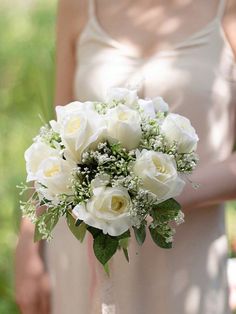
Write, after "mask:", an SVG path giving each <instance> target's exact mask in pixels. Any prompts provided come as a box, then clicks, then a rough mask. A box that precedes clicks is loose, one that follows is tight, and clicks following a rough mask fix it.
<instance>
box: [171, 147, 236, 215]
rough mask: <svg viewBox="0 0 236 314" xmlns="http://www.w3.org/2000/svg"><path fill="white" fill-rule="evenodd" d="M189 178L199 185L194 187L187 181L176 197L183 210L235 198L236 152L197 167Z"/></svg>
mask: <svg viewBox="0 0 236 314" xmlns="http://www.w3.org/2000/svg"><path fill="white" fill-rule="evenodd" d="M190 179H191V180H192V181H193V182H194V183H197V184H199V187H198V188H197V189H194V188H193V187H192V185H191V184H190V183H187V184H186V186H185V189H184V191H183V193H182V194H181V195H180V196H179V197H177V200H178V201H179V203H180V204H181V205H182V206H183V209H184V210H188V209H191V208H197V207H203V206H205V205H211V204H217V203H221V202H224V201H228V200H232V199H236V153H233V154H232V155H231V156H230V157H229V158H227V159H226V160H224V161H222V162H218V163H215V164H208V165H204V166H202V167H200V168H197V169H196V171H194V172H193V174H192V175H191V177H190Z"/></svg>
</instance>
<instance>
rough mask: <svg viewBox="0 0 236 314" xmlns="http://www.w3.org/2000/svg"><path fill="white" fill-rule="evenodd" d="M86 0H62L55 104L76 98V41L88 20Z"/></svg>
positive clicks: (58, 25) (60, 5) (59, 18)
mask: <svg viewBox="0 0 236 314" xmlns="http://www.w3.org/2000/svg"><path fill="white" fill-rule="evenodd" d="M87 11H88V7H87V1H86V0H80V1H77V0H60V1H59V6H58V18H57V30H56V32H57V41H56V90H55V105H65V104H66V103H68V102H70V101H73V100H75V99H74V95H73V85H74V71H75V67H76V41H77V39H78V37H79V36H80V33H81V31H82V29H83V28H84V26H85V23H86V21H87V15H88V14H87Z"/></svg>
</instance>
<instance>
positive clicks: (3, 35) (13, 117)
mask: <svg viewBox="0 0 236 314" xmlns="http://www.w3.org/2000/svg"><path fill="white" fill-rule="evenodd" d="M55 14H56V0H50V1H48V0H40V1H39V0H38V1H37V0H24V1H20V0H18V1H17V0H11V1H6V0H5V1H4V0H0V39H1V43H0V143H1V154H0V169H1V172H0V179H1V184H0V208H1V210H0V313H4V314H15V313H19V312H18V310H17V308H16V305H15V303H14V295H13V291H14V290H13V263H14V255H13V254H14V248H15V245H16V242H17V232H18V228H19V218H20V211H19V197H18V190H17V189H16V185H17V184H19V183H20V182H22V181H24V180H25V170H24V167H25V165H24V159H23V153H24V151H25V150H26V148H27V146H29V145H30V144H31V141H32V137H33V136H35V135H36V134H37V132H38V129H39V127H40V125H41V124H42V122H41V120H40V118H39V115H41V116H42V117H44V119H45V120H48V119H49V118H50V117H51V116H52V114H53V109H52V108H53V106H52V104H53V91H54V50H55V49H54V48H55V44H54V43H55ZM226 218H227V225H228V229H229V247H230V248H231V249H230V251H229V254H230V255H234V254H235V251H236V228H235V226H236V203H235V202H232V203H229V204H228V205H227V214H226ZM233 247H235V248H234V249H233Z"/></svg>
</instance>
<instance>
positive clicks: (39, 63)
mask: <svg viewBox="0 0 236 314" xmlns="http://www.w3.org/2000/svg"><path fill="white" fill-rule="evenodd" d="M23 2H24V1H23ZM55 10H56V1H52V0H50V1H47V0H40V1H35V0H34V1H26V3H22V1H21V2H17V1H15V0H14V1H10V3H9V4H7V3H4V2H3V3H0V38H1V44H0V73H1V76H0V143H1V154H0V169H1V172H0V180H1V184H0V208H1V210H0V313H4V314H14V313H18V311H17V309H16V306H15V304H14V301H13V300H14V298H13V284H12V279H13V263H14V261H13V252H14V247H15V245H16V241H17V236H16V234H17V231H18V226H19V221H20V219H19V218H20V212H19V199H18V190H17V189H16V185H17V184H19V183H20V182H21V181H24V179H25V170H24V168H25V166H24V159H23V154H24V151H25V149H26V148H27V146H29V144H30V143H31V141H32V137H34V136H35V135H36V134H37V132H38V128H39V126H40V125H41V124H42V122H41V121H40V118H39V115H41V116H42V117H44V119H45V120H48V119H49V118H50V117H51V116H52V114H53V106H52V104H53V90H54V68H53V66H54V38H55V35H54V26H55Z"/></svg>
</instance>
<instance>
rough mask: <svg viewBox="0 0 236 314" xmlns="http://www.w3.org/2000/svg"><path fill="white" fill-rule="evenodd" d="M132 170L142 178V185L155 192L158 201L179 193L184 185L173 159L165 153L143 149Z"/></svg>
mask: <svg viewBox="0 0 236 314" xmlns="http://www.w3.org/2000/svg"><path fill="white" fill-rule="evenodd" d="M133 171H134V173H135V174H136V175H137V176H138V177H140V178H141V179H142V187H143V188H144V189H146V190H148V191H150V192H151V193H153V194H155V195H156V197H157V198H158V200H160V202H162V201H165V200H167V199H169V198H171V197H175V196H177V195H179V194H180V193H181V192H182V190H183V187H184V185H185V182H184V181H183V180H182V179H181V178H180V177H179V175H178V172H177V169H176V164H175V160H174V159H173V158H172V157H171V156H169V155H167V154H163V153H159V152H155V151H148V150H143V151H142V152H141V153H140V155H139V156H137V159H136V161H135V162H134V167H133Z"/></svg>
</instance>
